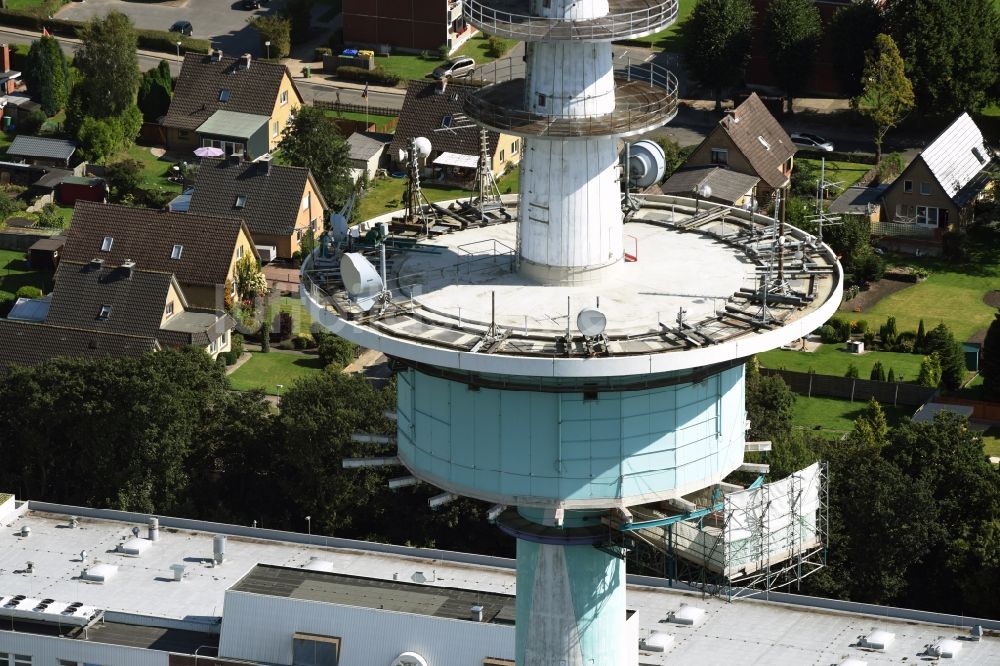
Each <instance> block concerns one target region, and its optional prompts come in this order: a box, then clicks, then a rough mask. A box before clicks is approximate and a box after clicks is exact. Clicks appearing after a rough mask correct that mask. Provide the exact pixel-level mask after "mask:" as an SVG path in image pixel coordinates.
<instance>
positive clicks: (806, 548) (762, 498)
mask: <svg viewBox="0 0 1000 666" xmlns="http://www.w3.org/2000/svg"><path fill="white" fill-rule="evenodd" d="M762 481H763V479H758V481H757V482H755V483H754V484H753V485H751V486H750V487H749V488H745V489H741V490H737V491H734V492H729V493H726V494H724V493H722V492H721V491H720V488H718V487H717V488H716V489H715V490H714V491H713V494H712V497H711V499H710V500H709V502H708V506H706V507H704V508H701V509H697V510H695V511H690V512H688V513H686V514H680V515H675V516H669V517H668V516H663V514H659V515H657V512H656V511H655V510H651V509H649V508H645V507H633V508H632V509H631V511H632V513H633V514H634V515H635V518H636V520H637V521H638V522H636V523H635V524H634V526H633V527H632V529H631V530H630V531H631V532H632V534H633V535H634V536H635V537H637V539H638V540H639V541H642V542H644V543H646V544H647V545H649V546H652V547H653V548H654V549H655V550H657V551H659V552H661V553H663V554H664V555H665V557H664V560H663V562H664V573H665V575H666V577H667V578H668V580H670V581H671V584H672V583H673V581H674V580H679V581H683V582H684V583H686V584H687V585H690V586H692V587H694V588H696V589H700V590H701V591H702V593H703V594H706V595H713V596H719V597H722V598H725V599H727V600H729V601H732V600H734V599H737V598H740V597H744V596H748V595H752V594H756V593H757V592H759V591H770V590H777V589H780V588H784V587H789V586H792V585H795V586H796V587H798V585H799V583H800V582H801V581H802V580H803V579H804V578H806V577H808V576H809V575H811V574H813V573H815V572H816V571H818V570H819V569H821V568H822V567H823V566H825V565H826V551H827V545H828V535H829V514H828V508H827V507H828V495H827V483H826V465H825V464H824V463H814V464H813V465H810V466H809V467H807V468H805V469H803V470H800V471H798V472H796V473H794V474H792V475H791V476H789V477H787V478H785V479H782V480H780V481H776V482H774V483H763V482H762ZM691 499H695V500H698V499H699V498H691ZM700 499H701V500H704V499H705V498H700ZM698 503H699V504H700V503H701V502H698Z"/></svg>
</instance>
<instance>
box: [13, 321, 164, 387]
mask: <svg viewBox="0 0 1000 666" xmlns="http://www.w3.org/2000/svg"><path fill="white" fill-rule="evenodd" d="M159 349H160V345H159V343H158V342H157V341H156V338H154V337H142V336H137V335H128V334H121V333H108V332H104V331H95V330H91V329H86V328H69V327H66V326H53V325H51V324H44V323H35V322H27V321H14V320H11V319H0V374H2V373H3V372H5V371H6V370H7V368H9V367H10V366H12V365H21V366H33V365H38V364H39V363H43V362H45V361H48V360H49V359H52V358H57V357H79V358H92V359H96V358H107V357H113V358H124V357H133V358H134V357H138V356H142V355H143V354H148V353H149V352H152V351H157V350H159Z"/></svg>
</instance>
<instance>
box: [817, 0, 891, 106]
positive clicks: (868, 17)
mask: <svg viewBox="0 0 1000 666" xmlns="http://www.w3.org/2000/svg"><path fill="white" fill-rule="evenodd" d="M884 28H885V17H884V16H883V14H882V7H881V3H880V2H879V1H878V0H860V1H859V2H853V3H851V4H849V5H847V6H845V7H842V8H840V9H838V10H837V13H836V14H834V15H833V19H832V20H831V21H830V26H829V28H828V32H829V36H830V42H831V43H833V44H836V45H837V48H836V49H835V50H834V61H833V72H834V74H835V75H836V76H837V83H838V85H839V86H840V92H841V93H842V94H843V95H844V96H845V97H857V96H858V95H860V94H861V71H862V70H863V69H864V67H865V53H866V52H867V51H868V50H869V49H871V48H872V45H873V44H874V43H875V36H876V35H878V34H879V33H880V32H884Z"/></svg>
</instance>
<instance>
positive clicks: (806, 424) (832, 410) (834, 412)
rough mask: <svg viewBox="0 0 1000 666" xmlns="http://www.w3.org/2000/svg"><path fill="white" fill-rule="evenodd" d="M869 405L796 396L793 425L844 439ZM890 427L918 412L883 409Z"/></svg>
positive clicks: (890, 408) (891, 407) (892, 408)
mask: <svg viewBox="0 0 1000 666" xmlns="http://www.w3.org/2000/svg"><path fill="white" fill-rule="evenodd" d="M867 406H868V403H867V402H863V401H860V400H859V401H855V402H851V401H849V400H837V399H836V398H807V397H806V396H804V395H797V396H795V407H794V409H793V415H792V423H793V425H794V426H795V427H797V428H802V429H804V430H813V431H820V432H821V433H823V434H836V435H840V434H843V433H845V432H850V431H851V430H853V429H854V420H855V419H857V418H858V417H859V416H861V415H862V414H863V413H864V411H865V408H866V407H867ZM882 409H883V410H884V411H885V416H886V419H887V420H888V422H889V425H890V426H892V425H896V424H897V423H899V421H900V420H902V418H903V417H905V416H912V415H913V412H914V411H915V410H914V409H913V408H910V407H906V408H903V407H898V408H897V407H893V406H892V405H882Z"/></svg>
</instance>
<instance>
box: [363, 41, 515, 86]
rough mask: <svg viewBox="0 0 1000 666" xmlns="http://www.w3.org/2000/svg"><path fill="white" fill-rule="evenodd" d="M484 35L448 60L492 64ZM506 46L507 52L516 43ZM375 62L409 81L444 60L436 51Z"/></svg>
mask: <svg viewBox="0 0 1000 666" xmlns="http://www.w3.org/2000/svg"><path fill="white" fill-rule="evenodd" d="M486 40H487V37H486V35H483V34H482V33H480V34H478V35H476V36H475V37H473V38H472V39H470V40H469V41H467V42H466V43H465V44H463V45H462V46H461V47H460V48H459V49H458V51H456V52H455V53H453V54H452V55H451V56H450V58H455V57H458V56H460V55H463V56H469V57H470V58H473V59H474V60H475V61H476V64H479V65H481V64H483V63H486V62H492V61H493V60H496V58H493V57H491V56H490V55H488V54H487V53H486ZM505 41H506V44H507V51H509V50H510V49H511V48H512V47H513V46H514V44H515V43H516V42H514V41H511V40H505ZM375 62H376V63H377V64H378V65H380V66H381V67H383V68H384V69H385V71H387V72H392V73H393V74H396V75H397V76H399V77H400V78H401V79H403V80H404V81H408V80H410V79H422V78H425V77H426V76H427V75H428V74H430V73H431V72H432V71H434V68H435V67H437V66H438V65H441V64H443V63H444V62H445V60H443V59H441V58H439V57H438V53H437V52H436V51H432V52H429V53H428V54H427V57H426V58H422V57H421V56H420V55H418V54H408V53H394V54H393V55H390V56H378V57H377V58H376V59H375Z"/></svg>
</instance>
